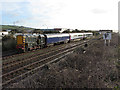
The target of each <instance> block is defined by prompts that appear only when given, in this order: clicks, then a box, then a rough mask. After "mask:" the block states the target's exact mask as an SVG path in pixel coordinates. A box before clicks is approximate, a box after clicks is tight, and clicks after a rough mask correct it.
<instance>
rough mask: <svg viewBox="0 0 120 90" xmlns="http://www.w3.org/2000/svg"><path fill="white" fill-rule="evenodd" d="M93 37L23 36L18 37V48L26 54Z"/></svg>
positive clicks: (72, 35)
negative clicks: (53, 45) (52, 45)
mask: <svg viewBox="0 0 120 90" xmlns="http://www.w3.org/2000/svg"><path fill="white" fill-rule="evenodd" d="M92 35H93V34H92V33H58V34H22V35H17V36H16V39H17V45H16V48H17V50H18V52H26V51H30V50H33V49H40V48H44V47H47V46H49V45H51V44H57V43H61V42H63V43H68V42H70V41H74V40H80V39H85V38H87V37H90V36H92Z"/></svg>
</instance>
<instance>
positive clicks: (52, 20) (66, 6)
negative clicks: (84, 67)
mask: <svg viewBox="0 0 120 90" xmlns="http://www.w3.org/2000/svg"><path fill="white" fill-rule="evenodd" d="M118 1H119V0H1V1H0V4H1V5H0V15H1V16H2V22H0V24H2V25H13V23H15V25H22V26H27V27H33V28H47V27H48V28H71V29H84V30H88V29H89V30H100V29H114V30H117V29H118Z"/></svg>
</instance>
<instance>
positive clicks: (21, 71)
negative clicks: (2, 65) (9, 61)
mask: <svg viewBox="0 0 120 90" xmlns="http://www.w3.org/2000/svg"><path fill="white" fill-rule="evenodd" d="M88 41H89V40H88ZM86 42H87V41H86ZM86 42H83V43H79V44H75V45H72V46H70V47H67V48H63V49H61V50H60V49H59V50H58V52H54V53H51V54H52V55H51V54H50V55H49V56H48V54H46V55H45V56H44V57H43V58H41V56H40V55H38V56H35V57H32V58H30V59H29V61H31V60H32V62H29V61H26V62H27V63H26V64H25V63H21V65H20V66H19V64H17V65H14V66H10V67H9V66H8V67H7V69H8V68H9V70H8V71H6V72H5V73H3V75H2V76H0V77H2V78H3V84H2V85H3V87H4V86H5V85H8V84H10V83H13V82H16V80H19V79H20V78H24V77H26V76H28V74H30V73H32V72H35V71H36V70H37V69H38V68H40V67H42V66H44V65H46V63H49V62H52V61H53V60H56V58H59V57H61V56H63V55H66V54H67V53H69V52H71V51H73V50H74V49H75V48H77V47H79V46H81V45H84V43H86ZM33 59H34V60H33ZM28 62H29V63H28ZM16 66H17V67H16ZM13 67H14V68H15V69H14V68H13ZM7 69H5V70H7ZM3 70H4V69H3Z"/></svg>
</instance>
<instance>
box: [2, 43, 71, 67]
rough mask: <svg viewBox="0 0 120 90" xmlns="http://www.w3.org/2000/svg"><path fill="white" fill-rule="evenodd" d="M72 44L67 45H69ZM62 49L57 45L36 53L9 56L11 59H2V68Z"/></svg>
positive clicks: (61, 46)
mask: <svg viewBox="0 0 120 90" xmlns="http://www.w3.org/2000/svg"><path fill="white" fill-rule="evenodd" d="M70 44H72V43H69V44H67V45H70ZM63 47H65V45H57V46H54V48H49V47H48V48H44V49H42V50H41V49H40V50H38V51H31V52H27V53H22V54H18V55H14V56H11V57H9V58H8V57H7V58H6V59H5V58H3V61H2V63H3V67H4V66H6V65H8V64H9V65H10V64H13V63H15V62H16V61H18V62H19V61H21V60H22V61H24V60H25V59H28V58H31V57H34V56H36V55H41V56H42V55H44V54H45V53H46V54H47V53H48V54H49V53H51V52H54V51H57V49H62V48H63Z"/></svg>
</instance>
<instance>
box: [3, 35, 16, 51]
mask: <svg viewBox="0 0 120 90" xmlns="http://www.w3.org/2000/svg"><path fill="white" fill-rule="evenodd" d="M15 48H16V40H15V38H14V37H13V36H12V35H10V36H4V37H3V38H2V51H8V50H14V49H15Z"/></svg>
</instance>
